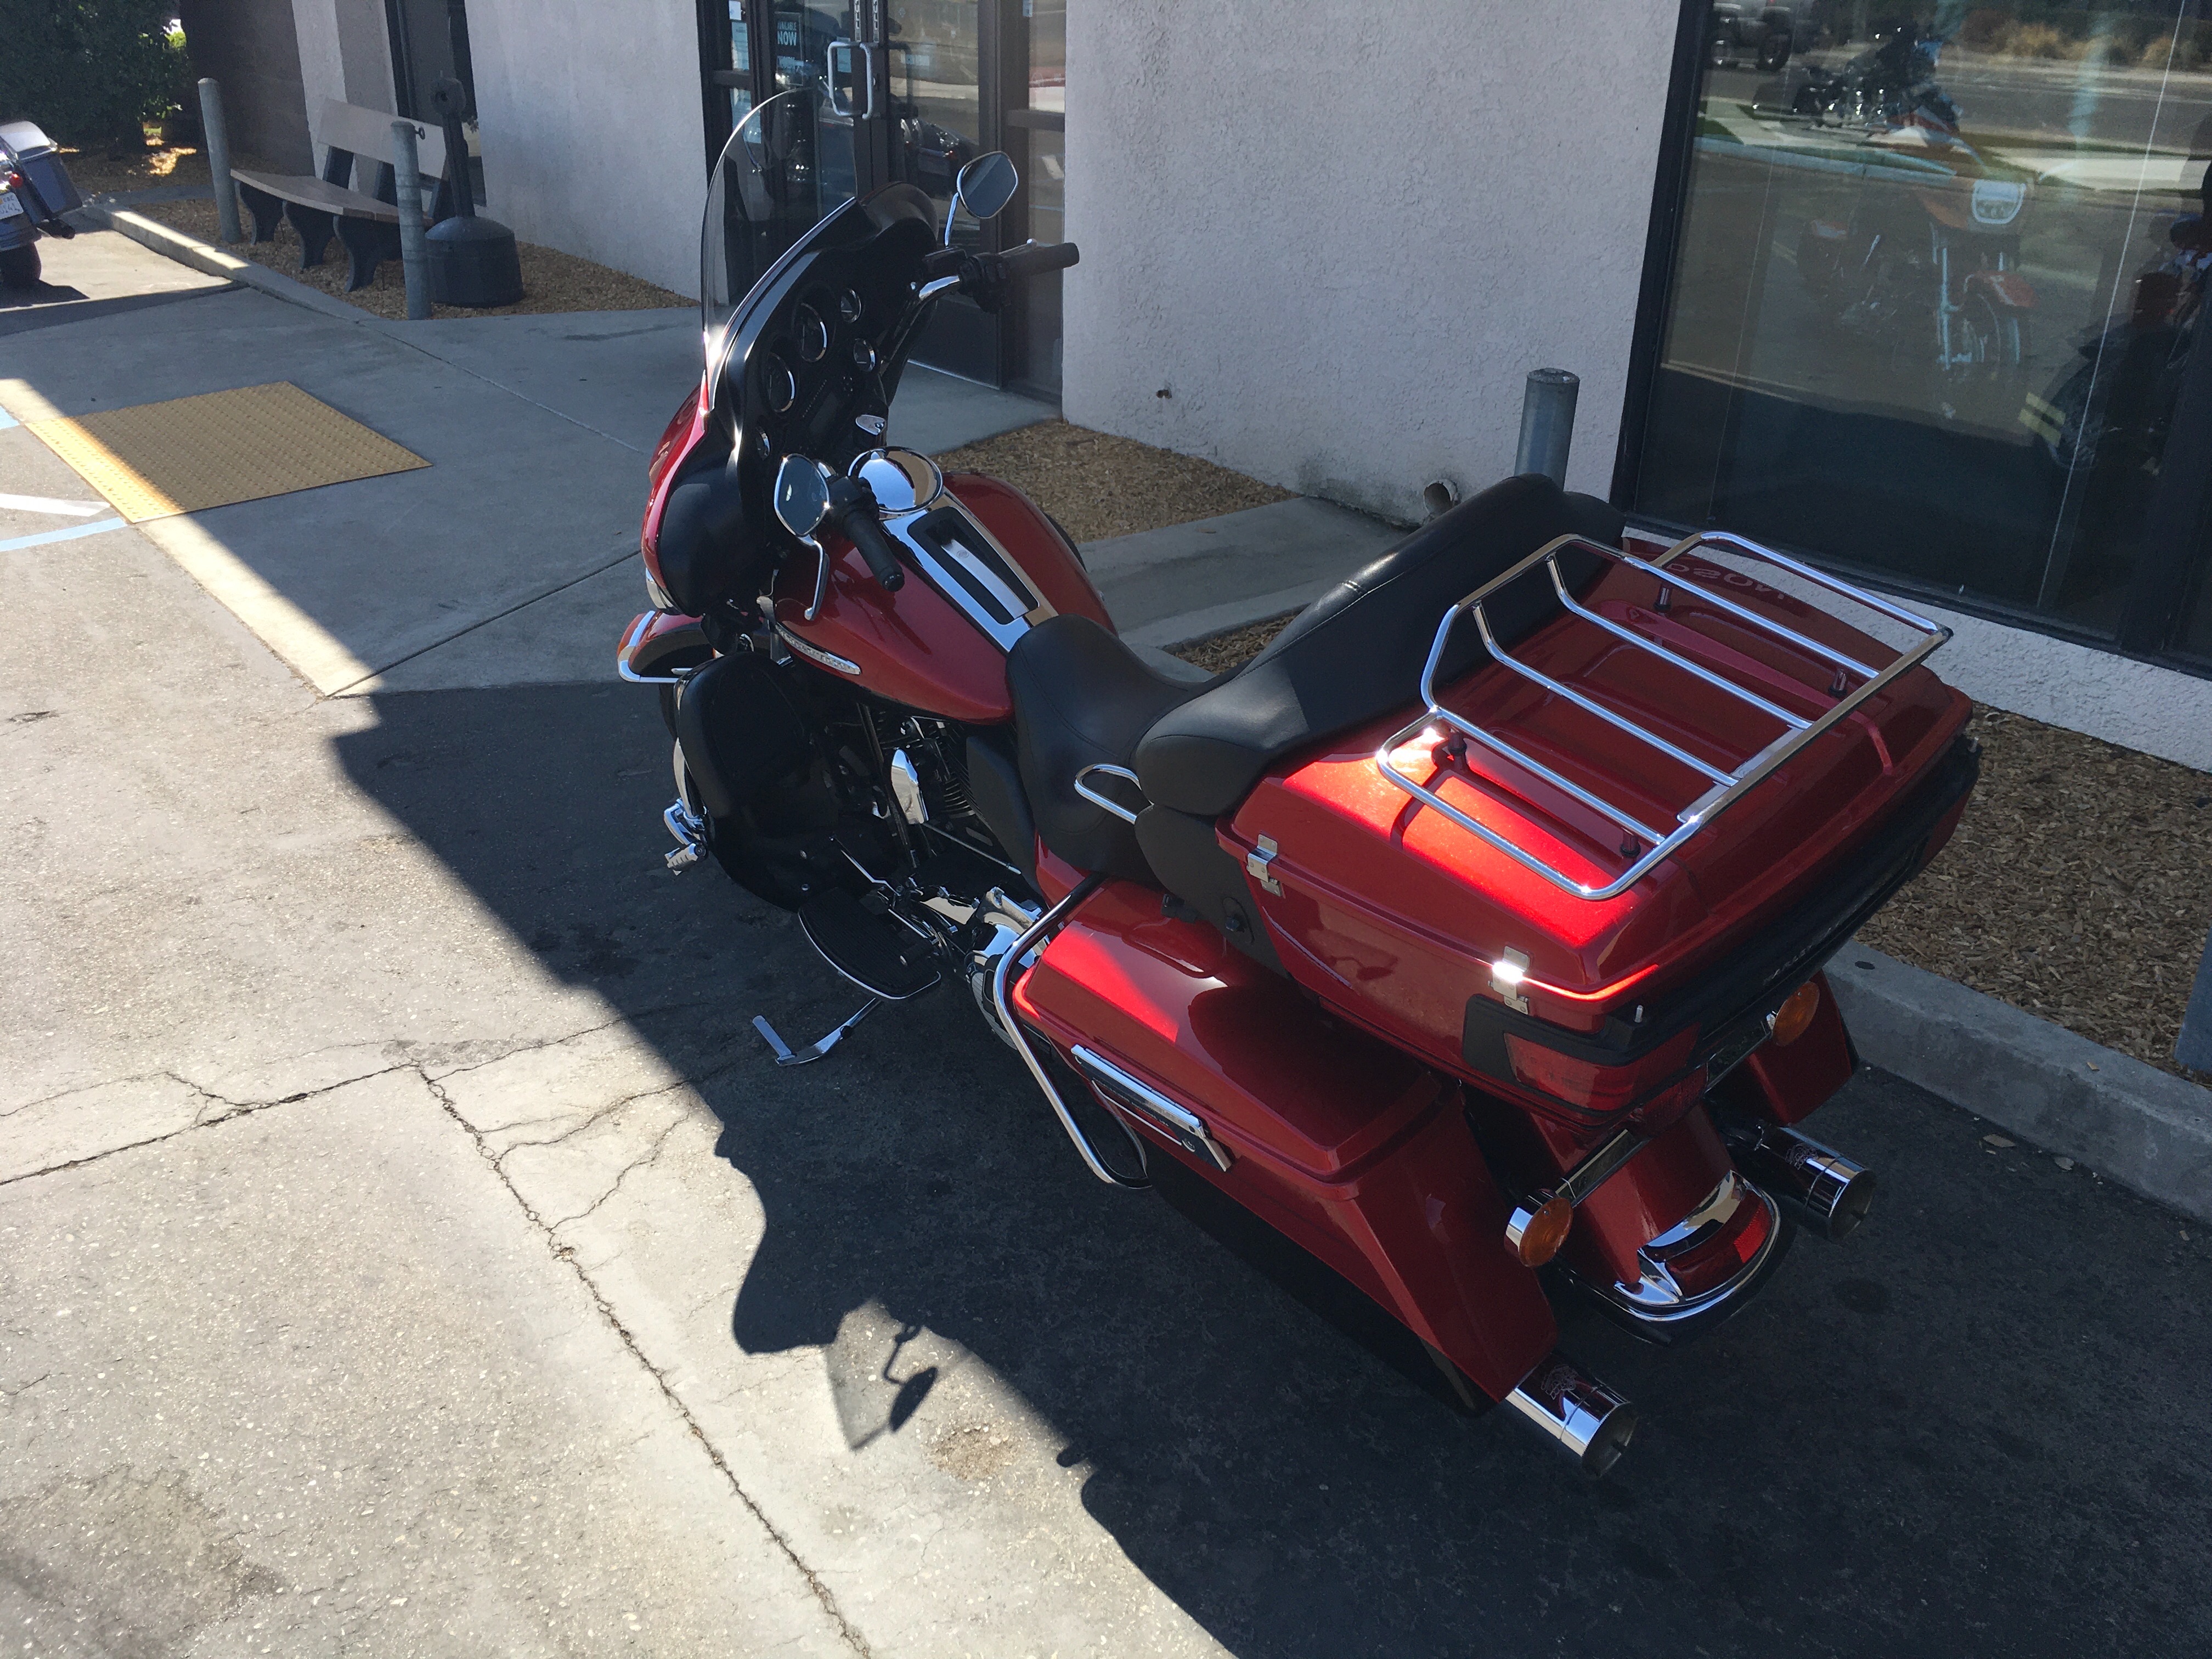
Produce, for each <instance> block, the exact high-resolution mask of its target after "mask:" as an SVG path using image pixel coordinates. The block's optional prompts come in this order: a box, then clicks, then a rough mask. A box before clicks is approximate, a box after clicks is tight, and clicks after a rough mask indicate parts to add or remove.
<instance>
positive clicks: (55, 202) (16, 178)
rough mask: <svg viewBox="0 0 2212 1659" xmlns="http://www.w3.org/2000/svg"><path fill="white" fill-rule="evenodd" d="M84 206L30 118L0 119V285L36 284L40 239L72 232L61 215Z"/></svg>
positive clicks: (65, 236)
mask: <svg viewBox="0 0 2212 1659" xmlns="http://www.w3.org/2000/svg"><path fill="white" fill-rule="evenodd" d="M83 204H84V197H82V196H80V195H78V194H77V190H76V185H73V184H71V183H70V176H69V169H68V168H67V167H64V166H63V165H62V158H61V156H60V155H58V154H57V153H56V151H55V149H54V146H53V141H52V140H51V139H50V138H48V137H46V134H45V133H43V132H41V131H39V129H38V128H37V127H35V126H33V125H31V124H30V123H29V122H28V121H6V122H0V284H5V285H6V286H7V287H9V288H13V289H27V288H36V287H38V286H39V278H40V270H41V264H40V258H39V238H40V237H41V236H58V237H60V238H61V239H62V240H64V241H66V240H68V239H69V238H70V237H72V236H74V235H76V228H74V227H72V226H71V225H70V224H69V223H68V222H66V221H65V220H64V219H63V217H62V215H64V213H67V212H68V211H69V210H70V209H71V208H75V207H81V206H82V205H83Z"/></svg>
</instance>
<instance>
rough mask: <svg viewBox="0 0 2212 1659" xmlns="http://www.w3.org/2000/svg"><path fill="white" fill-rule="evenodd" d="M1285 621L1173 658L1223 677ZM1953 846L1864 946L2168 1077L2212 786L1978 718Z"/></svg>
mask: <svg viewBox="0 0 2212 1659" xmlns="http://www.w3.org/2000/svg"><path fill="white" fill-rule="evenodd" d="M1287 620H1288V618H1287V617H1284V618H1278V619H1276V620H1275V621H1273V622H1265V623H1255V624H1254V625H1252V626H1251V627H1249V628H1240V629H1234V630H1232V631H1231V632H1229V633H1226V634H1218V635H1215V636H1214V637H1212V639H1208V640H1201V641H1198V642H1197V643H1195V644H1194V645H1188V646H1184V647H1180V648H1179V649H1178V650H1177V651H1176V655H1177V656H1179V657H1182V658H1183V659H1185V660H1187V661H1189V662H1194V663H1196V664H1198V665H1200V666H1201V667H1205V668H1211V669H1213V670H1215V671H1220V670H1222V669H1225V668H1233V667H1235V666H1236V665H1237V664H1238V663H1241V662H1243V661H1245V660H1247V659H1249V658H1250V657H1252V656H1253V655H1255V653H1257V652H1258V651H1259V650H1260V649H1261V647H1263V646H1265V645H1266V644H1267V641H1269V640H1272V639H1273V638H1274V636H1275V635H1277V634H1278V633H1279V632H1280V631H1281V629H1282V627H1283V624H1284V623H1285V621H1287ZM1968 729H1969V730H1970V731H1971V732H1972V733H1973V735H1974V736H1975V737H1977V738H1979V739H1980V741H1981V744H1982V778H1981V782H1980V784H1979V786H1978V787H1977V788H1976V789H1975V791H1974V795H1973V799H1972V800H1971V801H1969V802H1968V804H1967V806H1966V817H1965V818H1964V819H1963V820H1962V821H1961V823H1960V825H1959V830H1958V833H1957V834H1956V835H1954V836H1953V837H1952V838H1951V844H1950V845H1949V846H1948V847H1947V848H1944V850H1943V852H1942V854H1941V855H1940V856H1939V857H1938V858H1937V859H1936V862H1935V863H1934V864H1932V865H1930V866H1929V867H1928V869H1927V870H1925V871H1924V872H1922V874H1921V875H1920V877H1919V878H1918V879H1917V880H1916V881H1914V882H1913V883H1912V884H1911V886H1909V887H1907V888H1906V889H1905V890H1904V891H1903V892H1901V893H1899V895H1898V896H1896V898H1894V899H1893V900H1892V901H1891V902H1890V903H1889V904H1888V905H1887V908H1884V909H1883V910H1882V911H1881V914H1880V915H1876V916H1875V918H1874V920H1873V921H1870V922H1869V923H1868V924H1867V926H1866V927H1864V928H1863V930H1861V932H1860V934H1859V937H1860V938H1861V939H1863V940H1865V941H1866V943H1868V944H1869V945H1873V946H1874V947H1875V949H1876V950H1878V951H1887V953H1888V954H1889V955H1891V956H1893V957H1897V958H1898V959H1899V961H1901V962H1909V963H1911V964H1912V965H1913V966H1914V967H1916V968H1924V969H1927V970H1928V971H1929V973H1933V974H1941V975H1943V976H1944V977H1945V978H1946V979H1952V980H1956V981H1958V982H1959V983H1960V984H1961V985H1966V986H1969V987H1972V988H1973V989H1975V990H1977V991H1981V992H1984V993H1986V994H1989V995H1990V996H1993V997H1997V998H2000V999H2002V1000H2004V1001H2006V1002H2009V1003H2011V1004H2012V1005H2013V1006H2015V1007H2016V1008H2021V1009H2025V1010H2026V1011H2027V1012H2029V1013H2031V1014H2034V1015H2036V1016H2037V1017H2038V1018H2042V1019H2047V1020H2050V1021H2051V1022H2052V1023H2053V1024H2058V1025H2063V1026H2064V1027H2066V1028H2067V1030H2070V1031H2075V1032H2078V1033H2079V1034H2080V1035H2081V1036H2086V1037H2087V1038H2089V1039H2090V1040H2091V1041H2092V1042H2101V1043H2103V1044H2104V1045H2105V1046H2106V1048H2116V1049H2118V1051H2119V1052H2120V1053H2122V1054H2129V1055H2131V1056H2133V1057H2134V1058H2135V1059H2136V1060H2142V1061H2144V1062H2145V1063H2147V1064H2148V1065H2152V1066H2157V1067H2158V1068H2159V1069H2160V1070H2161V1071H2166V1072H2171V1073H2175V1074H2176V1075H2178V1076H2181V1077H2187V1078H2191V1079H2194V1080H2196V1081H2197V1082H2203V1083H2212V1075H2207V1074H2205V1073H2195V1072H2191V1071H2189V1070H2187V1069H2186V1068H2185V1067H2184V1066H2181V1065H2179V1063H2177V1062H2176V1061H2175V1060H2174V1058H2173V1044H2174V1040H2175V1038H2176V1037H2178V1036H2179V1035H2180V1032H2181V1015H2182V1010H2183V1009H2184V1008H2185V1006H2187V1004H2188V1000H2189V992H2190V987H2191V984H2192V983H2193V982H2194V981H2195V979H2196V975H2197V962H2198V959H2199V958H2200V957H2202V955H2203V951H2204V947H2205V934H2206V931H2207V929H2208V928H2212V774H2206V773H2203V772H2197V771H2193V770H2191V769H2190V768H2188V767H2186V766H2178V765H2176V764H2174V763H2172V761H2164V760H2159V759H2156V758H2154V757H2151V756H2149V755H2143V754H2138V753H2137V752H2136V751H2135V750H2131V749H2123V748H2121V747H2120V746H2119V745H2118V744H2110V743H2106V742H2104V741H2103V740H2102V739H2100V738H2089V737H2084V736H2082V735H2081V733H2080V732H2069V731H2065V730H2063V728H2061V727H2058V726H2045V725H2044V724H2043V723H2042V722H2041V721H2039V720H2029V719H2027V717H2026V716H2025V715H2021V714H2006V713H2004V712H2003V711H2002V710H2001V709H1995V708H1984V707H1982V706H1981V705H1979V704H1977V705H1976V706H1975V709H1974V716H1973V721H1972V725H1971V726H1970V727H1969V728H1968Z"/></svg>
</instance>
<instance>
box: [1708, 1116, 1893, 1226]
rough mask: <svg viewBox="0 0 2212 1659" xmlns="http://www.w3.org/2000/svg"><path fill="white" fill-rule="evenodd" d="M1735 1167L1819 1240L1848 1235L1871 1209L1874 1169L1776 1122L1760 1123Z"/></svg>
mask: <svg viewBox="0 0 2212 1659" xmlns="http://www.w3.org/2000/svg"><path fill="white" fill-rule="evenodd" d="M1736 1163H1737V1164H1739V1165H1741V1167H1742V1169H1743V1171H1744V1173H1745V1174H1747V1175H1748V1176H1750V1177H1751V1178H1752V1179H1753V1181H1755V1182H1758V1183H1759V1185H1760V1186H1761V1187H1762V1188H1765V1190H1766V1191H1767V1192H1769V1193H1771V1194H1773V1195H1774V1197H1775V1199H1776V1200H1778V1201H1779V1202H1780V1203H1782V1204H1784V1205H1785V1206H1788V1208H1789V1210H1790V1213H1791V1215H1793V1216H1794V1217H1796V1219H1797V1220H1798V1221H1799V1222H1801V1223H1802V1224H1803V1225H1805V1226H1808V1227H1809V1228H1811V1229H1812V1230H1813V1231H1814V1232H1816V1233H1818V1234H1820V1237H1823V1238H1843V1237H1847V1236H1848V1235H1849V1234H1850V1233H1851V1232H1853V1231H1856V1230H1857V1227H1858V1225H1859V1223H1860V1222H1862V1221H1864V1220H1865V1219H1866V1218H1867V1212H1868V1210H1869V1209H1870V1208H1872V1207H1873V1205H1874V1189H1875V1178H1874V1171H1873V1170H1869V1169H1868V1168H1866V1167H1865V1166H1864V1165H1863V1164H1854V1163H1852V1162H1851V1160H1850V1159H1849V1158H1845V1157H1844V1155H1843V1154H1842V1153H1841V1152H1832V1151H1831V1150H1830V1149H1829V1148H1827V1147H1826V1146H1821V1145H1820V1142H1818V1141H1817V1140H1808V1139H1806V1138H1805V1137H1804V1136H1803V1135H1801V1134H1799V1133H1797V1132H1796V1130H1795V1129H1785V1128H1784V1127H1782V1126H1781V1125H1779V1124H1777V1123H1765V1124H1761V1125H1760V1126H1759V1139H1756V1140H1754V1141H1753V1142H1751V1143H1750V1144H1749V1145H1748V1146H1739V1147H1738V1148H1737V1149H1736Z"/></svg>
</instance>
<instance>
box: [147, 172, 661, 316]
mask: <svg viewBox="0 0 2212 1659" xmlns="http://www.w3.org/2000/svg"><path fill="white" fill-rule="evenodd" d="M132 211H133V212H136V213H141V214H143V215H144V216H146V217H147V218H149V219H158V220H160V221H161V222H162V223H163V224H166V225H173V226H174V227H175V228H177V229H179V230H181V231H183V232H184V233H185V234H186V235H188V236H197V237H198V238H199V239H200V240H202V241H204V242H210V243H211V242H214V241H216V217H215V203H214V202H213V201H212V200H210V201H187V202H150V203H148V204H145V205H143V206H141V207H137V208H134V209H133V210H132ZM244 222H245V224H246V228H247V230H248V233H249V234H251V231H252V220H251V218H250V217H249V218H247V219H246V220H245V221H244ZM228 252H232V253H235V254H237V255H238V256H239V257H240V258H246V259H251V260H252V261H253V262H254V263H255V264H263V265H266V266H268V267H269V269H270V270H276V271H282V272H283V274H284V275H285V276H289V277H291V278H292V279H293V280H294V281H295V282H301V283H307V285H308V286H309V287H310V288H314V289H320V290H321V291H322V292H323V293H325V294H327V295H330V296H331V298H333V299H337V300H343V301H346V302H347V303H348V304H349V305H355V306H358V307H361V308H362V310H363V311H368V312H373V313H375V314H376V315H377V316H379V317H391V318H401V317H404V316H405V315H406V314H407V285H406V278H405V276H404V273H403V272H402V270H401V269H400V265H399V261H398V260H397V259H387V260H386V261H385V262H384V263H383V264H380V265H379V266H378V267H377V268H376V279H375V280H374V282H372V283H370V284H369V285H368V287H367V288H365V289H361V290H360V291H359V292H357V293H353V294H349V293H347V292H346V291H345V278H346V257H345V249H344V248H343V246H340V245H339V243H338V241H337V239H336V238H335V237H334V238H332V239H331V245H330V248H329V250H328V252H325V254H324V256H323V263H322V264H319V265H316V266H314V267H313V268H312V269H310V270H301V268H300V239H299V236H298V235H297V234H296V233H295V232H294V230H293V228H292V227H291V226H290V225H289V224H280V225H279V226H277V228H276V236H275V237H274V238H273V239H271V240H269V241H266V242H262V243H258V244H256V243H252V242H241V243H240V244H239V245H238V246H236V247H234V248H231V249H228ZM520 252H521V255H522V299H521V300H520V302H518V303H517V304H514V305H511V306H489V307H483V308H482V309H477V308H475V307H466V306H433V307H430V313H431V315H432V316H434V317H511V316H518V315H521V314H524V313H545V312H557V311H647V310H652V309H655V308H657V307H671V306H690V305H691V304H692V303H693V301H690V300H687V299H685V298H684V296H683V295H680V294H671V293H670V292H669V291H668V290H667V289H665V288H659V287H656V286H654V285H653V283H648V282H647V281H646V280H645V279H644V278H643V277H641V276H630V275H629V273H628V272H626V271H620V270H608V269H607V268H606V267H605V265H597V264H592V262H591V261H590V260H589V259H579V258H576V256H575V255H574V254H573V253H562V252H558V251H557V250H556V249H553V248H550V247H538V246H534V245H532V243H529V242H524V243H522V244H520Z"/></svg>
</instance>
